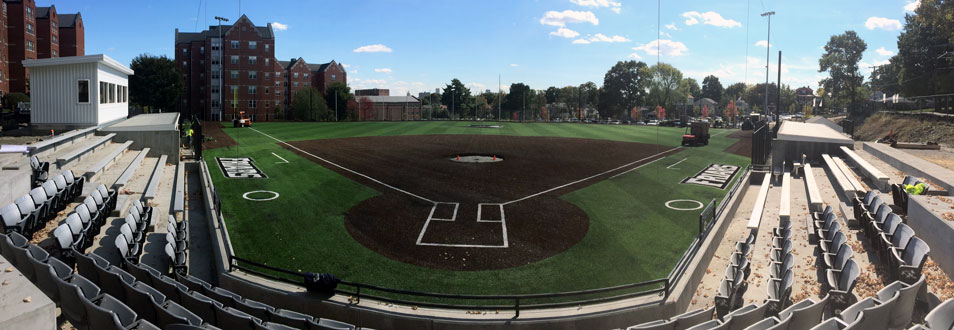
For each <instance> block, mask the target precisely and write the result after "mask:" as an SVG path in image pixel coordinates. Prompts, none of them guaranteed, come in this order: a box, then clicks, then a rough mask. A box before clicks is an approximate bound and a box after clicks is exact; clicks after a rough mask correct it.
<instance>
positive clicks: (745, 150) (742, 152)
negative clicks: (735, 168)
mask: <svg viewBox="0 0 954 330" xmlns="http://www.w3.org/2000/svg"><path fill="white" fill-rule="evenodd" d="M752 132H753V131H751V130H750V131H743V130H738V131H735V132H732V134H729V135H727V136H726V137H730V138H733V139H739V141H738V142H736V143H734V144H732V145H731V146H729V147H728V148H725V150H723V151H725V152H727V153H730V154H736V155H739V156H744V157H752Z"/></svg>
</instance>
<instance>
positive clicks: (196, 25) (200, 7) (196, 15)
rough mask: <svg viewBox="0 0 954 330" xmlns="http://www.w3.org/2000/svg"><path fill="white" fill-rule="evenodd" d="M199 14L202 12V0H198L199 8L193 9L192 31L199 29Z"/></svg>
mask: <svg viewBox="0 0 954 330" xmlns="http://www.w3.org/2000/svg"><path fill="white" fill-rule="evenodd" d="M199 14H202V0H199V8H198V9H197V10H196V11H195V27H194V28H193V29H192V30H193V31H198V30H199Z"/></svg>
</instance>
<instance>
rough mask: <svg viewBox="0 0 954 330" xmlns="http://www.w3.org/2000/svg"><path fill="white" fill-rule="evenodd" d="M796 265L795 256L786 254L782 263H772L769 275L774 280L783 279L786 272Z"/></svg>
mask: <svg viewBox="0 0 954 330" xmlns="http://www.w3.org/2000/svg"><path fill="white" fill-rule="evenodd" d="M794 265H795V256H794V255H793V254H791V253H789V254H786V255H785V258H784V259H782V261H772V265H771V269H769V273H770V274H769V275H770V276H771V277H773V278H781V275H784V274H785V271H786V270H790V269H792V267H793V266H794Z"/></svg>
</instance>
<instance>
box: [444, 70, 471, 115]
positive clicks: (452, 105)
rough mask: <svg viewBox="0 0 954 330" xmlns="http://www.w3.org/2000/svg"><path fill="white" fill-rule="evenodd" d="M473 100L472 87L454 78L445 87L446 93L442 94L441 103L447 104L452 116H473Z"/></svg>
mask: <svg viewBox="0 0 954 330" xmlns="http://www.w3.org/2000/svg"><path fill="white" fill-rule="evenodd" d="M473 102H474V101H473V96H471V94H470V88H467V86H464V83H462V82H460V80H459V79H457V78H454V79H452V80H451V83H450V84H448V85H446V86H445V87H444V93H443V95H441V104H443V105H444V106H446V107H447V109H448V110H449V111H450V113H451V116H454V117H456V118H466V117H471V116H472V115H473V114H471V113H470V112H471V111H472V110H473Z"/></svg>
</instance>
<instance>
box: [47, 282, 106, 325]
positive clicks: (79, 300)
mask: <svg viewBox="0 0 954 330" xmlns="http://www.w3.org/2000/svg"><path fill="white" fill-rule="evenodd" d="M54 280H56V278H54ZM57 288H58V289H59V292H60V309H61V310H62V312H63V315H65V316H66V318H67V319H68V320H70V322H73V324H74V325H79V326H80V327H82V326H83V325H86V324H87V317H86V307H85V306H84V305H83V300H94V299H97V298H98V296H99V287H97V286H96V284H93V282H90V281H89V280H87V279H86V278H85V277H83V275H79V274H73V276H72V277H70V278H69V282H67V281H64V280H57Z"/></svg>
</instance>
